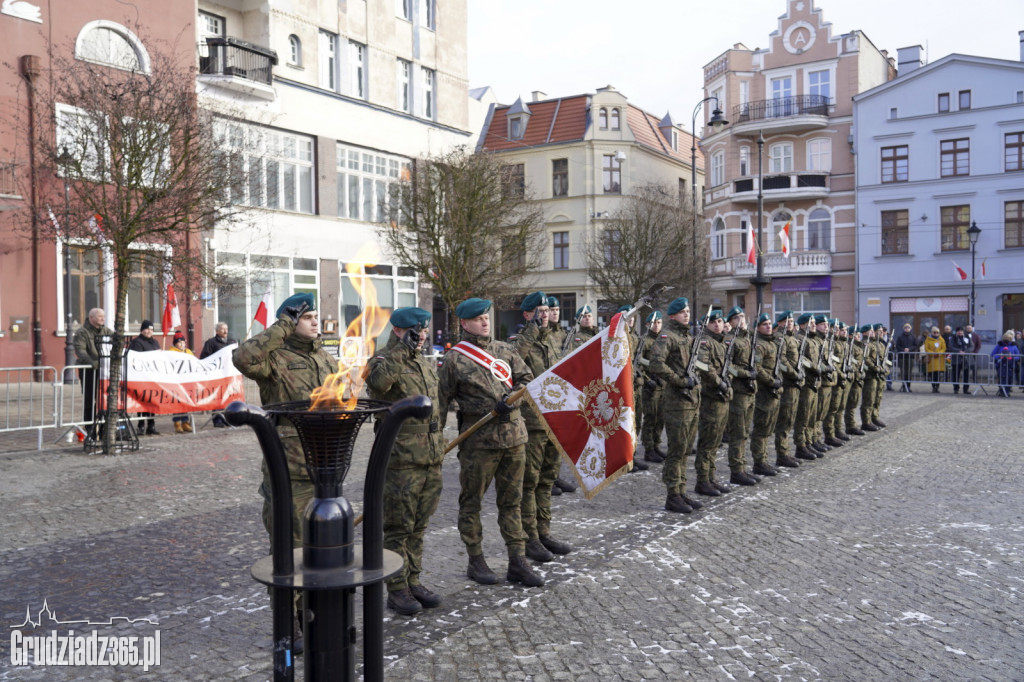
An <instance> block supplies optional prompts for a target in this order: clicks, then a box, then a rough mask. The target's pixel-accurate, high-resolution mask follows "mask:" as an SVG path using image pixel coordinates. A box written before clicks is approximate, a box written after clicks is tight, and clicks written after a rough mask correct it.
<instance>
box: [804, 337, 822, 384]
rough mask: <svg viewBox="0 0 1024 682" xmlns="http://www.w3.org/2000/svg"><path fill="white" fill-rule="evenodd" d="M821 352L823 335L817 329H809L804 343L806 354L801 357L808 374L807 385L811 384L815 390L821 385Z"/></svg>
mask: <svg viewBox="0 0 1024 682" xmlns="http://www.w3.org/2000/svg"><path fill="white" fill-rule="evenodd" d="M821 352H822V351H821V336H819V335H818V332H816V331H810V330H808V332H807V343H806V344H805V345H804V356H803V357H802V358H801V359H800V362H802V363H803V368H804V374H805V376H806V382H805V385H809V386H810V388H812V389H814V390H818V387H819V386H820V385H821V369H819V366H818V361H819V360H820V359H821Z"/></svg>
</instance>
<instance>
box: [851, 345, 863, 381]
mask: <svg viewBox="0 0 1024 682" xmlns="http://www.w3.org/2000/svg"><path fill="white" fill-rule="evenodd" d="M863 361H864V342H863V341H854V342H853V355H851V356H850V378H851V379H853V380H854V381H855V382H857V384H858V385H863V384H864V375H863V374H862V373H861V370H860V365H861V363H862V362H863ZM865 368H866V366H865Z"/></svg>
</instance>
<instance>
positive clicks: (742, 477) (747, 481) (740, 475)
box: [729, 471, 760, 485]
mask: <svg viewBox="0 0 1024 682" xmlns="http://www.w3.org/2000/svg"><path fill="white" fill-rule="evenodd" d="M758 480H760V479H757V478H754V477H753V476H751V475H750V474H748V473H747V472H746V471H734V472H732V474H731V475H730V476H729V483H732V484H733V485H755V484H756V483H757V482H758Z"/></svg>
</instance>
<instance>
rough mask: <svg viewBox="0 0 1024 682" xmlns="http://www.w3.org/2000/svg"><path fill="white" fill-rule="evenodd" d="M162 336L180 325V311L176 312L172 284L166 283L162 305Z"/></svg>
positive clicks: (176, 306) (176, 299) (176, 300)
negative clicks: (164, 301) (165, 293)
mask: <svg viewBox="0 0 1024 682" xmlns="http://www.w3.org/2000/svg"><path fill="white" fill-rule="evenodd" d="M162 324H163V332H164V336H167V334H168V333H169V332H170V331H171V330H172V329H177V328H178V327H180V326H181V313H180V312H178V298H177V297H176V296H175V295H174V285H173V284H170V283H168V284H167V303H166V304H165V305H164V319H163V320H162Z"/></svg>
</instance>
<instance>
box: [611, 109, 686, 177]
mask: <svg viewBox="0 0 1024 682" xmlns="http://www.w3.org/2000/svg"><path fill="white" fill-rule="evenodd" d="M626 123H627V124H629V129H630V130H632V131H633V136H634V137H635V138H636V141H637V143H638V144H641V145H643V146H645V147H648V148H650V149H653V150H655V151H657V152H661V153H662V154H666V155H668V156H671V157H672V158H674V159H676V160H678V161H682V162H684V163H689V162H690V147H691V146H692V145H693V136H692V135H691V134H690V133H687V132H684V131H682V130H680V131H679V143H678V148H677V149H672V146H671V142H672V141H671V140H670V139H665V136H664V135H663V134H662V132H661V129H660V128H659V127H658V125H659V124H660V123H661V119H659V118H658V117H657V116H654V115H652V114H649V113H647V112H646V111H644V110H643V109H640V108H639V107H635V106H633V105H632V104H630V105H629V111H628V112H627V113H626ZM698 152H699V147H698ZM697 168H698V169H703V168H704V155H703V154H702V153H698V154H697Z"/></svg>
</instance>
